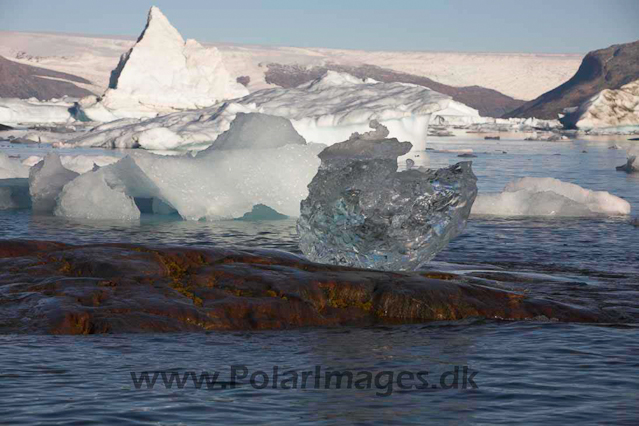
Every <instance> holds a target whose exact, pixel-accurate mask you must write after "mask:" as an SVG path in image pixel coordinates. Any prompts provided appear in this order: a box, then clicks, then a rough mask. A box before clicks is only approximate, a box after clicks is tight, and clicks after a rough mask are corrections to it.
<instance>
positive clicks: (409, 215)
mask: <svg viewBox="0 0 639 426" xmlns="http://www.w3.org/2000/svg"><path fill="white" fill-rule="evenodd" d="M373 125H375V124H374V123H373ZM375 126H376V127H375V130H374V131H373V132H369V134H367V135H357V134H355V135H353V137H351V138H350V139H349V140H347V141H345V142H341V143H338V144H335V145H332V146H330V147H328V148H326V149H325V150H324V151H322V152H321V153H320V155H319V157H320V159H321V160H322V163H321V165H320V168H319V170H318V172H317V174H316V175H315V177H314V178H313V180H312V182H311V183H310V184H309V186H308V189H309V195H308V197H307V198H306V199H305V200H303V201H302V203H301V214H300V218H299V220H298V222H297V229H298V233H299V235H300V248H301V250H302V252H303V253H304V254H305V255H306V256H307V257H308V258H309V259H310V260H312V261H315V262H321V263H329V264H335V265H347V266H355V267H363V268H373V269H384V270H415V269H419V268H420V267H421V266H422V265H424V264H425V263H426V262H428V261H429V260H431V259H432V258H433V257H434V256H435V255H436V254H437V253H438V252H439V251H440V250H442V249H443V248H444V247H445V246H446V245H447V244H448V242H449V241H450V240H451V239H452V238H454V237H455V236H457V235H459V234H460V233H461V232H462V231H463V229H464V227H465V225H466V220H467V218H468V215H469V214H470V209H471V207H472V205H473V202H474V200H475V197H476V195H477V185H476V182H477V178H476V177H475V175H474V174H473V172H472V169H471V163H470V162H461V163H457V164H455V165H453V166H451V167H447V168H443V169H439V170H430V169H424V168H419V169H411V170H405V171H402V172H398V171H397V169H398V165H397V158H398V157H399V156H401V155H403V154H405V153H406V152H408V151H409V150H410V149H411V144H410V143H408V142H399V141H398V140H397V139H381V140H370V139H368V138H369V137H370V136H371V134H374V133H375V132H379V131H380V128H379V127H377V125H375Z"/></svg>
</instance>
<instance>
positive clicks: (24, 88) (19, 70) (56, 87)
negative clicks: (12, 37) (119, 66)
mask: <svg viewBox="0 0 639 426" xmlns="http://www.w3.org/2000/svg"><path fill="white" fill-rule="evenodd" d="M62 80H64V81H62ZM72 82H76V83H85V84H91V82H90V81H89V80H86V79H84V78H81V77H78V76H75V75H71V74H67V73H63V72H57V71H51V70H47V69H44V68H39V67H33V66H31V65H25V64H20V63H18V62H13V61H10V60H8V59H6V58H4V57H2V56H0V98H21V99H28V98H32V97H33V98H38V99H40V100H49V99H51V98H61V97H63V96H64V95H67V96H72V97H83V96H87V95H91V94H92V93H91V92H90V91H88V90H86V89H83V88H81V87H78V86H76V85H75V84H73V83H72Z"/></svg>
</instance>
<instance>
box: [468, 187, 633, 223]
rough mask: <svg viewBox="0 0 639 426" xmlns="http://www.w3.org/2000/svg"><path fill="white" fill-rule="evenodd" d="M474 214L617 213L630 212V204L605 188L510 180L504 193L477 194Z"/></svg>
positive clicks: (573, 214)
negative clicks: (597, 188) (598, 189)
mask: <svg viewBox="0 0 639 426" xmlns="http://www.w3.org/2000/svg"><path fill="white" fill-rule="evenodd" d="M472 214H474V215H497V216H567V217H583V216H599V215H604V216H616V215H628V214H630V203H628V202H627V201H626V200H624V199H622V198H619V197H617V196H614V195H612V194H610V193H609V192H605V191H592V190H589V189H585V188H582V187H580V186H578V185H575V184H573V183H568V182H562V181H560V180H558V179H553V178H533V177H526V178H523V179H519V180H516V181H514V182H510V183H509V184H508V185H506V187H505V188H504V191H503V192H500V193H494V194H479V196H478V197H477V200H476V201H475V204H474V205H473V209H472Z"/></svg>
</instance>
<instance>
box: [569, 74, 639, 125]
mask: <svg viewBox="0 0 639 426" xmlns="http://www.w3.org/2000/svg"><path fill="white" fill-rule="evenodd" d="M560 120H561V122H562V123H563V124H564V126H566V127H572V128H577V129H580V130H593V129H596V130H597V132H598V133H618V132H620V133H624V128H628V127H629V128H631V129H632V128H633V129H635V131H637V132H639V80H635V81H633V82H631V83H628V84H626V85H624V86H622V87H620V88H619V89H616V90H611V89H605V90H602V91H601V92H599V93H598V94H596V95H595V96H593V97H592V98H590V99H589V100H588V101H586V102H584V103H583V104H582V105H580V106H579V107H578V108H573V109H571V110H569V111H567V113H566V114H565V115H564V116H563V117H562V118H561V119H560ZM606 128H611V129H610V130H611V131H609V132H605V131H602V130H603V129H606ZM613 129H614V130H618V131H612V130H613ZM628 133H632V132H628Z"/></svg>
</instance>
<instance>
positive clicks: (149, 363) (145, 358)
mask: <svg viewBox="0 0 639 426" xmlns="http://www.w3.org/2000/svg"><path fill="white" fill-rule="evenodd" d="M615 143H619V139H616V140H613V139H610V140H606V139H601V138H599V139H596V140H578V141H567V142H525V141H514V140H506V139H504V140H501V141H484V140H478V139H463V138H433V139H432V141H431V143H429V147H430V148H434V149H436V150H443V149H448V150H454V149H467V148H471V149H473V150H474V153H475V154H476V155H477V158H473V159H472V161H473V169H474V171H475V174H476V175H477V177H478V179H479V181H478V187H479V190H480V192H481V191H500V190H501V189H502V188H503V187H504V185H505V184H506V183H507V182H509V181H511V180H514V179H516V178H519V177H524V176H535V177H547V176H548V177H554V178H558V179H561V180H565V181H570V182H573V183H576V184H578V185H580V186H583V187H585V188H589V189H594V190H605V191H609V192H611V193H613V194H615V195H617V196H620V197H623V198H624V199H626V200H627V201H629V202H630V203H631V205H632V209H633V216H636V215H638V214H639V176H632V175H627V174H625V173H621V172H617V171H615V166H617V165H620V164H623V163H624V162H625V153H624V151H622V150H614V149H608V148H609V146H611V145H613V144H615ZM6 149H7V150H8V149H10V150H11V154H19V155H23V154H28V155H33V154H34V153H38V152H39V151H40V150H41V149H42V148H34V147H27V148H25V147H15V146H12V147H11V148H6ZM583 151H586V152H585V153H584V152H583ZM3 152H6V151H5V150H3ZM28 155H25V156H28ZM462 160H464V159H461V158H458V157H457V154H456V153H445V152H437V151H429V152H425V153H420V156H419V157H417V158H415V161H416V163H417V165H418V166H419V165H424V166H427V167H442V166H446V165H450V164H453V163H455V162H457V161H462ZM0 238H31V239H48V240H56V241H64V242H68V243H90V242H103V241H110V242H114V241H118V242H133V243H145V244H175V245H192V246H210V245H231V246H251V247H265V248H275V249H280V250H286V251H290V252H295V253H298V254H299V250H298V248H297V241H296V238H297V236H296V232H295V220H293V219H287V220H281V221H270V222H242V221H225V222H219V223H206V222H184V221H179V220H166V219H157V218H154V217H143V219H142V220H141V222H140V223H135V224H123V223H108V222H82V221H71V220H66V219H61V218H54V217H50V216H36V215H32V214H31V213H29V212H26V211H19V212H8V211H4V212H0ZM433 268H435V269H446V270H453V271H458V272H459V271H461V272H462V273H465V272H464V271H473V273H474V274H475V275H476V276H481V274H482V273H484V272H483V271H486V272H485V274H487V276H491V277H495V276H500V277H502V279H503V280H504V281H508V282H511V283H514V286H515V287H516V288H517V289H519V290H523V291H526V292H528V293H529V294H532V295H536V296H539V297H552V298H555V299H559V300H563V301H566V302H574V303H580V304H587V305H594V306H598V307H601V308H603V309H607V310H610V311H614V312H617V313H619V314H620V316H621V318H622V320H621V321H620V322H619V323H617V324H608V325H578V324H558V323H552V322H532V321H531V322H500V321H494V320H484V319H470V320H465V321H459V322H446V323H431V324H421V325H407V326H397V327H370V328H344V329H339V330H336V329H333V330H331V329H328V330H320V329H305V330H292V331H273V332H254V333H247V332H242V333H220V332H213V333H207V334H177V335H120V336H89V337H69V336H61V337H56V336H0V424H11V425H21V424H24V425H35V424H82V425H84V424H161V425H179V424H196V423H201V424H215V423H221V424H246V423H251V424H273V423H278V424H307V423H312V422H317V423H319V424H327V425H328V424H373V423H376V424H379V423H381V424H391V423H392V424H425V423H435V424H442V423H469V422H472V423H481V424H510V423H513V422H516V421H523V422H525V423H526V424H546V425H547V424H564V423H566V422H570V423H573V422H574V423H576V422H579V423H584V424H588V423H590V424H599V423H615V424H636V421H637V419H638V418H639V408H637V407H638V406H639V404H638V402H639V361H638V360H639V321H638V319H639V228H635V227H633V226H632V225H631V224H630V220H629V218H587V219H565V218H562V219H559V218H557V219H540V218H495V217H471V219H470V220H469V223H468V227H467V229H466V231H465V232H464V234H463V235H462V236H460V237H458V238H457V239H455V240H454V241H453V242H452V243H451V244H450V245H449V246H448V248H447V249H445V250H444V251H442V252H441V253H440V254H439V255H438V256H437V257H436V258H435V260H434V262H433ZM232 365H244V366H246V369H247V371H249V372H255V371H259V370H261V371H265V372H268V375H269V376H270V378H271V379H272V377H271V376H272V374H271V372H272V371H273V367H274V366H277V367H279V369H280V371H285V370H288V371H296V372H302V371H307V370H308V371H312V370H313V369H314V368H315V367H316V366H320V367H321V369H322V370H323V371H325V370H334V371H352V372H354V373H355V374H357V373H358V372H365V371H369V372H371V373H373V374H374V375H375V376H376V377H377V375H378V374H379V373H383V372H391V373H393V380H392V382H391V384H392V386H391V388H392V392H390V394H388V395H386V396H384V395H380V394H384V393H388V389H389V386H388V384H387V380H381V382H380V383H379V386H377V387H375V386H373V388H371V389H356V388H350V389H347V388H341V389H336V388H335V386H329V389H325V386H324V385H325V383H324V382H321V383H320V386H319V387H320V388H321V389H318V388H316V387H311V388H307V389H299V388H298V389H282V388H281V387H280V386H277V388H276V389H273V387H272V385H269V386H268V387H266V388H265V389H256V388H255V386H253V385H252V384H251V383H250V382H248V381H247V380H241V381H240V382H239V383H238V384H237V386H234V387H230V386H227V387H226V388H225V389H222V388H214V389H210V390H208V389H196V388H195V386H194V385H193V384H192V383H187V385H186V386H185V387H184V388H183V389H178V388H177V387H176V386H175V385H174V386H173V388H171V389H168V388H166V387H165V386H162V385H156V386H155V387H154V388H153V389H145V388H144V387H143V388H142V389H136V386H135V384H134V383H133V381H132V379H131V372H134V373H136V374H137V373H140V372H142V371H163V372H166V373H169V374H170V372H180V373H184V372H189V371H194V372H197V373H198V374H199V373H200V372H202V371H208V372H214V371H219V372H220V373H221V377H223V378H224V379H225V380H228V379H229V374H230V367H231V366H232ZM456 366H457V367H460V368H463V367H467V368H468V369H469V371H473V372H476V373H477V374H476V376H475V377H474V381H475V383H476V385H477V386H478V388H477V389H471V388H467V389H442V386H441V383H440V381H439V377H440V376H441V375H442V374H443V373H446V372H448V371H454V368H455V367H456ZM402 371H407V372H418V371H428V372H429V375H428V377H429V379H430V380H429V386H428V387H425V388H422V389H418V388H416V387H415V386H412V387H411V388H410V389H401V388H400V386H399V382H398V375H399V373H400V372H402ZM380 377H383V378H385V379H386V378H387V377H388V375H386V376H380ZM446 383H447V382H446V381H444V384H446ZM433 384H434V385H435V386H437V388H433V387H432V385H433Z"/></svg>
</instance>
